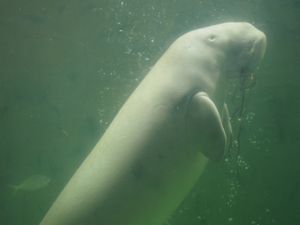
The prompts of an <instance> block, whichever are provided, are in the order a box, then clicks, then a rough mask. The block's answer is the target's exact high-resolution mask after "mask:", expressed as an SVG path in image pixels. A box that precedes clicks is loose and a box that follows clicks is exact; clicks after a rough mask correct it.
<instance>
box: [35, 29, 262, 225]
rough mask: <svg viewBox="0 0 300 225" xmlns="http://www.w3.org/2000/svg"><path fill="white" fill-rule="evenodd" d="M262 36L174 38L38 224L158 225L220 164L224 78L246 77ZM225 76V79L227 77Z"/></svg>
mask: <svg viewBox="0 0 300 225" xmlns="http://www.w3.org/2000/svg"><path fill="white" fill-rule="evenodd" d="M265 46H266V38H265V35H264V34H263V33H262V32H260V31H259V30H257V29H256V28H255V27H253V26H252V25H250V24H248V23H224V24H219V25H215V26H210V27H206V28H202V29H198V30H194V31H191V32H189V33H186V34H184V35H182V36H181V37H179V38H178V39H177V40H176V41H175V42H174V43H173V44H172V45H171V46H170V47H169V49H168V50H167V51H166V52H165V53H164V54H163V55H162V57H161V58H160V59H159V60H158V62H157V63H156V64H155V65H154V67H153V68H152V70H151V71H150V72H149V73H148V74H147V76H146V77H145V78H144V80H143V81H142V82H141V83H140V84H139V86H138V87H137V88H136V90H135V91H134V92H133V93H132V95H131V96H130V97H129V98H128V100H127V101H126V102H125V104H124V105H123V107H122V108H121V109H120V111H119V112H118V114H117V115H116V117H115V118H114V120H113V121H112V123H111V124H110V126H109V128H108V129H107V130H106V132H105V133H104V135H103V136H102V138H101V139H100V140H99V142H98V143H97V145H96V146H95V148H94V149H93V150H92V151H91V153H90V154H89V155H88V157H87V158H86V159H85V160H84V162H83V163H82V165H81V166H80V167H79V168H78V170H77V171H76V173H75V174H74V175H73V177H72V178H71V180H70V181H69V183H68V184H67V185H66V187H65V188H64V190H63V191H62V192H61V194H60V195H59V197H58V198H57V200H56V201H55V202H54V204H53V205H52V207H51V208H50V210H49V211H48V213H47V214H46V216H45V217H44V219H43V220H42V222H41V223H40V225H96V224H97V225H161V224H163V223H164V222H165V221H166V220H167V218H168V216H170V214H171V213H172V212H173V211H174V210H175V209H176V208H177V207H178V205H179V204H180V203H181V202H182V201H183V199H184V198H185V196H186V195H187V194H188V192H189V191H190V190H191V188H192V187H193V185H194V184H195V182H196V181H197V179H198V178H199V176H200V175H201V173H202V171H203V170H204V168H205V165H206V164H207V161H208V159H213V160H220V159H221V158H222V156H223V154H224V149H225V146H226V132H227V131H225V130H224V128H223V125H222V122H221V118H220V113H219V111H218V109H220V110H222V107H223V104H224V96H225V94H226V86H227V84H228V82H229V80H230V81H232V77H239V76H241V75H247V74H249V73H251V72H253V71H254V70H255V69H256V67H257V65H258V63H259V61H260V60H261V59H262V57H263V55H264V51H265ZM229 77H230V79H229Z"/></svg>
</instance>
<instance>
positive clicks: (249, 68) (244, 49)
mask: <svg viewBox="0 0 300 225" xmlns="http://www.w3.org/2000/svg"><path fill="white" fill-rule="evenodd" d="M199 34H200V36H201V38H202V39H203V41H204V42H205V44H207V46H208V47H209V48H211V49H212V50H214V51H215V52H219V53H220V61H219V62H218V64H219V66H220V69H221V70H222V72H224V74H225V75H227V76H230V77H243V76H248V75H249V74H251V73H253V72H254V70H255V69H256V68H257V66H258V64H259V62H260V61H261V59H262V57H263V56H264V53H265V49H266V36H265V34H264V33H263V32H261V31H260V30H258V29H256V28H255V27H254V26H252V25H251V24H249V23H245V22H241V23H223V24H219V25H215V26H210V27H207V28H205V29H202V30H201V29H200V30H199Z"/></svg>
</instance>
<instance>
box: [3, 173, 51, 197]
mask: <svg viewBox="0 0 300 225" xmlns="http://www.w3.org/2000/svg"><path fill="white" fill-rule="evenodd" d="M50 182H51V179H50V178H49V177H47V176H44V175H34V176H31V177H29V178H27V179H25V180H24V181H22V182H21V183H20V184H18V185H8V186H9V187H10V188H12V189H14V192H15V193H16V192H17V191H36V190H39V189H42V188H44V187H46V186H48V185H49V183H50Z"/></svg>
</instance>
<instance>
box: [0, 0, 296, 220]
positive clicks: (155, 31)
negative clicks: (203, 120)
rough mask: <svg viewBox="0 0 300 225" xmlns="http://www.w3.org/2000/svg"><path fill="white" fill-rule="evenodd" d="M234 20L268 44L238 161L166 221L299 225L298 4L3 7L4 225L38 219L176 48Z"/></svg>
mask: <svg viewBox="0 0 300 225" xmlns="http://www.w3.org/2000/svg"><path fill="white" fill-rule="evenodd" d="M225 21H248V22H251V23H253V24H254V25H255V26H257V27H258V28H260V29H261V30H263V31H264V32H265V33H266V34H267V37H268V49H267V53H266V56H265V60H264V61H263V63H262V65H261V68H260V70H259V71H258V72H257V74H256V85H255V86H254V88H252V90H251V92H249V93H247V104H246V106H245V113H244V115H243V124H244V126H243V129H242V130H241V136H240V154H239V155H238V157H234V158H233V157H228V158H227V159H226V160H225V161H224V163H221V164H210V165H209V166H208V168H207V170H206V172H205V174H204V175H203V177H202V179H201V182H199V184H197V186H196V187H195V188H194V190H193V191H192V192H191V193H190V195H189V196H188V198H187V199H186V201H185V202H184V203H183V204H182V206H181V207H180V208H179V209H178V210H177V212H175V213H174V215H173V216H172V218H170V220H169V221H166V224H172V225H183V224H184V225H220V224H222V225H230V224H233V225H270V224H278V225H282V224H288V225H298V224H300V207H299V201H300V176H299V174H300V166H299V155H300V153H299V142H300V129H299V125H300V106H299V105H300V104H299V103H300V101H299V96H300V95H299V88H300V76H299V75H300V64H299V62H300V44H299V43H300V25H299V22H298V21H300V2H299V1H298V0H286V1H279V0H276V1H271V0H244V1H238V0H227V1H223V0H202V1H195V0H188V1H179V0H166V1H157V0H154V1H138V0H132V1H121V0H113V1H108V0H101V1H99V0H98V1H96V0H85V1H83V0H74V1H55V0H51V1H50V0H49V1H35V0H29V1H19V0H14V1H9V0H2V1H1V2H0V224H3V225H4V224H5V225H27V224H28V225H32V224H38V223H39V221H40V220H41V218H42V217H43V215H44V214H45V212H46V211H47V209H48V208H49V206H50V205H51V203H52V202H53V200H54V199H55V198H56V196H57V195H58V193H59V192H60V190H61V189H62V187H63V186H64V185H65V183H66V182H67V180H68V179H69V177H70V176H71V174H73V172H74V170H75V169H76V168H77V166H78V165H79V164H80V162H81V161H82V160H83V159H84V157H85V156H86V155H87V154H88V153H89V151H90V149H91V148H92V147H93V145H94V144H95V143H96V142H97V140H98V138H99V137H100V136H101V135H102V134H103V132H104V130H105V128H106V127H107V126H108V124H109V122H110V121H111V120H112V118H113V117H114V115H115V113H116V112H117V110H118V109H119V108H120V106H121V105H122V103H123V102H124V101H125V100H126V99H127V97H128V96H129V94H130V93H131V91H132V90H133V89H134V88H135V87H136V86H137V84H138V83H139V81H140V80H141V79H142V78H143V77H144V75H145V74H146V73H147V72H148V71H149V69H150V68H151V66H152V65H153V64H154V63H155V61H156V60H157V59H158V57H159V56H160V55H161V54H162V53H163V52H164V50H165V49H166V47H167V46H168V45H169V44H170V43H171V42H172V41H173V40H174V39H175V38H176V37H178V36H179V35H180V34H182V33H184V32H187V31H189V30H191V29H195V28H198V27H203V26H207V25H212V24H215V23H219V22H225ZM229 104H232V105H234V99H233V100H232V103H229ZM36 175H37V176H40V175H42V176H45V177H47V178H49V181H50V182H46V183H45V181H44V180H43V179H42V180H43V181H44V182H41V181H40V180H38V181H39V182H41V183H38V184H36V183H35V185H33V186H32V180H33V181H34V182H37V181H36V180H35V179H36V177H35V176H36ZM45 179H46V178H45ZM28 180H29V181H30V182H31V183H30V182H29V181H28ZM46 180H47V179H46ZM47 181H48V180H47ZM44 184H46V185H44ZM10 185H21V187H24V185H25V187H26V188H27V189H28V185H31V186H29V188H31V190H30V191H26V190H23V191H22V190H18V191H17V192H15V191H14V190H13V189H12V188H10ZM22 185H23V186H22ZM26 185H27V186H26ZM33 187H34V188H33ZM32 189H33V190H32ZM114 216H115V215H114Z"/></svg>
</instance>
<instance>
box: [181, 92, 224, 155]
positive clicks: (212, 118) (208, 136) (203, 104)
mask: <svg viewBox="0 0 300 225" xmlns="http://www.w3.org/2000/svg"><path fill="white" fill-rule="evenodd" d="M187 123H188V131H189V136H190V137H191V140H197V141H196V142H197V143H196V145H197V146H199V149H200V150H201V151H202V152H203V153H204V154H205V155H206V156H207V157H208V158H210V159H213V160H220V159H222V157H223V154H224V150H225V146H226V134H225V130H224V128H223V125H222V119H221V116H220V113H219V111H218V109H217V107H216V105H215V104H214V102H213V101H212V100H211V99H210V98H209V97H208V95H207V94H206V93H205V92H198V93H197V94H195V95H194V96H193V97H192V99H191V102H190V105H189V108H188V122H187ZM211 140H214V141H211ZM207 149H209V151H206V150H207Z"/></svg>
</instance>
